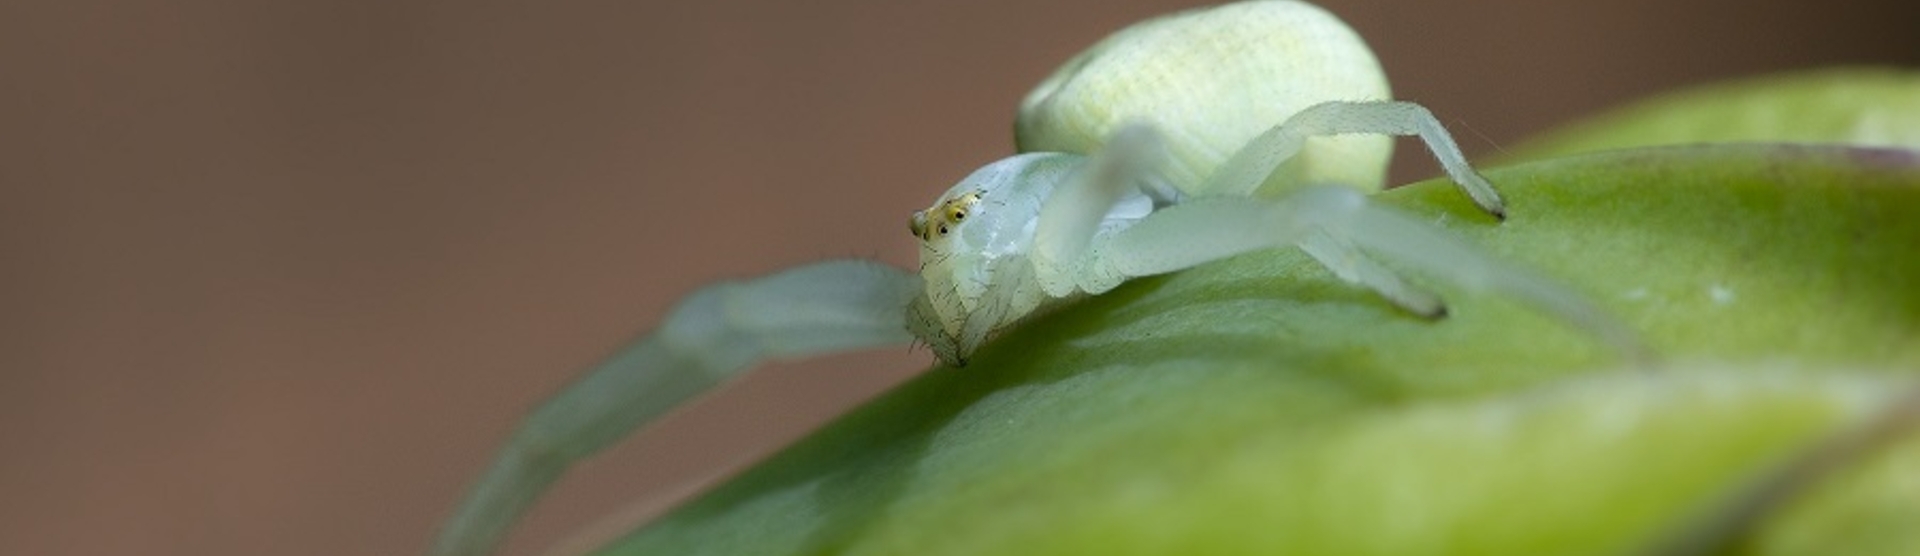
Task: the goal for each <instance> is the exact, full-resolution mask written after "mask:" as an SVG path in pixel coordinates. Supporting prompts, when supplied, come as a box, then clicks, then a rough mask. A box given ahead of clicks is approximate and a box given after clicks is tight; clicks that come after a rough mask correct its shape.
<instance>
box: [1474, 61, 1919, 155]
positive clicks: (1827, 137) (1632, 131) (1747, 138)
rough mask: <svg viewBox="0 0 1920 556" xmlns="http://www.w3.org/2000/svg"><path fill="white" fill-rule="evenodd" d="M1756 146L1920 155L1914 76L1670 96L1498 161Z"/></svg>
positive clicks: (1791, 80)
mask: <svg viewBox="0 0 1920 556" xmlns="http://www.w3.org/2000/svg"><path fill="white" fill-rule="evenodd" d="M1755 141H1765V142H1793V143H1831V144H1850V145H1861V146H1880V147H1904V148H1908V149H1920V72H1915V71H1913V70H1907V69H1893V68H1838V69H1823V70H1814V71H1805V72H1798V73H1788V74H1780V75H1770V76H1764V77H1757V78H1751V79H1746V80H1741V81H1734V82H1728V83H1718V84H1712V85H1705V86H1700V87H1695V88H1691V89H1685V90H1680V91H1675V92H1672V93H1668V94H1664V95H1660V96H1657V97H1654V98H1652V99H1649V100H1645V101H1641V102H1637V103H1634V104H1631V105H1628V106H1626V107H1624V108H1619V109H1615V110H1611V111H1608V112H1606V113H1604V114H1601V115H1598V116H1594V117H1592V118H1588V119H1586V120H1584V121H1582V122H1580V123H1577V124H1574V125H1570V126H1567V127H1565V128H1562V129H1561V130H1559V131H1557V132H1555V133H1552V134H1549V135H1547V136H1545V137H1542V138H1539V139H1537V140H1534V141H1529V142H1528V143H1526V144H1524V145H1521V146H1519V147H1516V148H1514V149H1513V150H1512V151H1511V152H1509V153H1507V154H1506V155H1505V157H1504V158H1506V159H1507V160H1532V159H1539V158H1546V157H1550V156H1558V155H1564V154H1572V153H1579V152H1588V151H1597V150H1604V149H1617V148H1622V147H1637V146H1649V145H1677V144H1688V143H1734V142H1755Z"/></svg>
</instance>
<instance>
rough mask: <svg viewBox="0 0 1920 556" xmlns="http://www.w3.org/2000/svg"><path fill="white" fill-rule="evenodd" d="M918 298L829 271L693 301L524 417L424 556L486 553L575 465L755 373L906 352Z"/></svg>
mask: <svg viewBox="0 0 1920 556" xmlns="http://www.w3.org/2000/svg"><path fill="white" fill-rule="evenodd" d="M920 288H921V282H920V278H919V276H918V275H916V274H913V273H909V272H906V271H903V270H899V269H895V268H892V267H889V266H886V265H883V264H879V263H875V262H871V261H858V260H840V261H829V262H824V263H816V264H809V265H806V266H801V267H796V268H793V269H789V270H786V271H782V272H778V273H775V274H771V275H767V276H763V277H759V278H755V279H751V280H746V281H740V282H728V283H721V284H715V285H711V286H707V287H704V288H701V289H700V290H698V291H695V292H694V293H693V294H692V295H690V296H688V297H686V298H685V299H683V300H681V301H680V303H679V305H677V306H676V307H675V308H674V309H673V311H672V312H671V313H670V314H669V315H668V316H667V318H666V320H665V321H663V322H662V323H661V324H660V327H659V328H658V329H656V330H654V331H653V332H652V333H651V334H649V335H647V336H646V337H644V338H641V339H640V340H639V341H638V342H636V343H633V344H631V345H629V346H628V347H626V348H624V349H622V350H620V351H619V352H617V353H614V354H613V355H612V356H611V357H608V358H607V359H606V360H605V361H602V362H600V363H599V364H598V365H595V366H594V367H592V368H591V369H588V370H587V372H586V373H585V374H584V375H583V376H582V377H581V378H579V379H577V380H576V381H574V382H573V383H572V384H570V385H568V386H567V387H566V388H565V389H563V390H562V391H561V392H560V393H559V394H558V395H556V396H554V397H553V398H552V399H551V400H549V401H547V402H546V404H545V405H543V406H541V407H540V408H539V409H536V410H535V411H534V412H533V413H532V415H530V416H528V418H527V419H526V421H525V422H524V423H523V424H522V425H521V426H520V429H519V430H517V431H515V432H514V434H513V436H512V438H510V439H509V440H508V441H507V445H506V446H505V447H504V448H502V449H501V450H500V453H499V455H498V456H497V457H496V459H495V460H494V462H493V465H492V467H491V468H489V469H488V470H487V471H486V474H485V475H483V476H482V477H481V478H480V481H479V482H478V483H476V484H475V485H474V487H473V490H471V491H470V492H469V493H468V495H467V498H466V499H465V500H464V501H463V502H462V503H461V505H460V507H459V508H458V509H457V510H456V511H455V513H454V514H453V516H452V517H451V518H449V519H448V521H447V523H446V525H445V526H443V528H442V529H441V531H440V535H439V537H438V538H437V539H436V540H435V541H434V545H433V548H432V550H431V551H430V552H429V554H431V555H434V556H481V555H485V554H488V553H491V552H492V551H493V550H494V548H495V546H496V545H497V544H498V543H499V541H500V540H501V539H502V537H504V536H505V533H506V532H507V530H508V528H509V527H510V526H511V525H512V524H513V523H514V522H515V521H516V520H518V519H519V517H520V516H521V514H523V513H525V512H526V510H527V509H528V508H530V507H532V505H533V503H534V502H535V501H537V500H538V499H539V497H540V495H541V494H542V493H543V492H545V491H546V490H547V487H548V486H550V485H551V484H552V483H553V482H554V481H555V480H557V479H559V478H560V476H561V475H562V474H564V473H565V472H566V471H567V469H568V468H569V467H571V466H572V465H573V464H574V462H576V461H579V460H582V459H585V458H587V457H589V456H592V455H594V454H595V453H598V452H599V451H601V450H602V449H604V448H606V447H608V446H609V445H612V444H613V443H614V442H615V441H617V440H620V439H621V438H624V437H626V436H627V435H628V434H630V433H632V432H633V431H634V430H636V429H638V428H640V427H641V426H643V425H645V424H647V423H648V422H651V421H653V420H654V419H656V418H658V417H660V416H661V415H663V414H665V413H667V412H668V411H670V410H672V409H673V408H675V407H678V406H679V405H680V404H682V403H683V402H686V401H687V400H689V399H691V398H693V397H695V396H697V395H699V394H701V393H703V392H706V391H708V390H710V389H713V388H714V387H716V386H719V385H720V384H722V383H724V382H726V381H728V380H729V379H732V378H733V377H735V376H737V375H739V374H740V373H741V372H743V371H745V370H746V369H749V368H751V367H753V366H754V365H756V364H758V363H761V362H763V361H767V360H771V359H778V358H797V357H804V356H810V355H819V354H825V353H832V352H840V351H848V350H854V349H862V348H871V347H881V346H887V345H900V344H907V343H909V342H911V341H913V337H912V335H910V334H909V333H908V332H907V328H906V323H905V320H906V315H907V307H908V305H909V304H910V303H911V302H912V300H913V298H914V297H915V295H916V294H917V293H918V291H919V289H920Z"/></svg>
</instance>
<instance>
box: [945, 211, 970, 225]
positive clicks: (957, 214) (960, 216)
mask: <svg viewBox="0 0 1920 556" xmlns="http://www.w3.org/2000/svg"><path fill="white" fill-rule="evenodd" d="M947 218H949V219H952V220H953V221H954V222H959V221H961V220H966V219H967V211H964V210H960V209H958V208H956V209H953V210H951V211H947Z"/></svg>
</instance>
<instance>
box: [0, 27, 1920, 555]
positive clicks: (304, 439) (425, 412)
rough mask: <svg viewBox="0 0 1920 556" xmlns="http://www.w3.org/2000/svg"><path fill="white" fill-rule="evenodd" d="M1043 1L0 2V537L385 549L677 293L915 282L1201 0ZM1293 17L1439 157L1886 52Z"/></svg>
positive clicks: (580, 499) (599, 482)
mask: <svg viewBox="0 0 1920 556" xmlns="http://www.w3.org/2000/svg"><path fill="white" fill-rule="evenodd" d="M1038 4H1040V3H1035V2H1030V1H1008V0H988V1H976V2H926V1H921V2H881V1H869V2H844V1H843V2H814V3H801V2H773V1H751V2H715V3H696V2H673V3H653V2H632V3H585V2H582V3H547V4H541V3H534V2H526V3H503V2H469V3H461V2H423V1H369V0H358V1H346V2H272V1H268V2H249V1H230V2H218V1H207V0H187V1H179V2H170V3H164V2H152V3H138V2H126V3H106V2H89V1H84V0H83V1H69V2H55V1H51V0H47V1H40V2H30V1H29V2H9V3H5V4H4V5H0V70H4V72H0V450H4V452H0V453H4V456H0V554H10V555H43V554H52V555H69V554H71V555H80V554H87V555H93V554H136V553H137V554H150V555H176V554H177V555H189V554H191V555H205V554H214V555H229V554H276V555H335V554H410V553H415V552H417V551H419V550H420V549H422V548H423V547H424V545H425V543H426V541H427V539H428V538H429V536H430V534H431V533H432V531H433V528H434V526H435V525H436V523H437V522H438V520H440V519H441V517H442V515H443V514H444V513H445V512H446V511H447V510H448V509H449V508H450V507H451V505H452V503H453V502H454V500H455V499H456V497H457V496H458V495H459V494H460V492H461V490H462V489H463V488H465V487H466V486H467V484H468V483H469V481H471V480H472V479H473V478H474V476H475V475H476V474H477V473H478V472H479V470H480V468H481V466H482V465H483V463H484V461H485V460H486V458H488V457H489V456H490V453H491V451H492V450H493V449H494V448H495V446H496V444H497V443H498V442H499V441H500V440H501V439H502V438H503V437H504V434H505V432H506V431H507V430H508V429H509V427H510V426H511V425H512V423H514V422H515V420H516V419H517V418H518V417H519V416H520V414H521V413H522V412H523V411H525V410H526V409H528V408H529V407H530V406H531V405H532V404H534V403H535V402H537V401H538V400H541V399H542V398H544V397H545V396H547V395H548V394H549V393H551V392H552V391H553V390H554V389H555V388H557V387H559V386H560V385H561V384H562V383H564V382H565V381H566V380H568V379H569V378H570V377H571V376H572V374H573V372H574V370H575V369H577V368H579V367H580V366H581V365H584V364H586V363H588V362H590V361H593V360H594V359H596V358H597V357H598V356H600V355H601V354H603V353H605V352H607V351H608V350H610V349H611V348H613V347H614V346H616V345H618V344H619V343H620V342H622V341H623V340H624V339H626V338H628V337H629V336H630V335H632V334H634V333H635V332H637V331H641V330H645V329H647V328H648V327H649V326H651V323H653V322H654V321H655V319H657V318H658V317H659V315H660V314H661V312H662V311H663V310H665V308H666V307H667V306H668V305H669V304H670V303H671V302H672V301H673V300H674V299H675V298H676V297H677V296H678V295H679V294H681V293H684V292H686V291H688V290H689V289H691V288H693V287H695V286H696V285H698V284H701V283H703V282H707V281H710V280H714V279H717V278H722V277H732V276H742V275H747V274H753V273H758V272H762V271H766V270H770V269H774V268H778V267H782V266H785V265H790V264H794V263H798V262H802V261H808V260H814V259H819V258H823V257H833V256H870V257H878V258H880V259H883V260H886V261H890V262H893V263H896V264H901V265H906V264H911V263H912V256H913V255H912V251H911V243H910V239H909V238H908V236H907V233H906V229H905V225H904V223H905V218H906V214H907V213H908V212H909V211H910V210H912V209H914V208H917V207H919V206H921V205H922V204H923V203H925V202H927V201H928V200H929V199H931V198H932V197H933V196H934V195H935V194H937V193H938V192H940V191H942V190H944V189H945V188H946V187H947V185H949V184H950V183H951V182H952V181H953V180H955V179H957V178H958V177H960V176H961V175H963V174H965V173H966V172H967V171H968V170H970V169H972V168H973V167H975V166H978V165H981V164H983V163H985V162H988V161H990V160H993V159H995V158H998V157H1001V156H1003V155H1006V154H1008V152H1009V149H1010V145H1009V143H1010V139H1009V137H1010V134H1009V128H1010V125H1011V112H1012V107H1013V106H1014V103H1015V102H1016V100H1017V99H1018V98H1019V97H1020V95H1021V94H1022V93H1024V92H1025V90H1026V88H1027V87H1028V86H1030V85H1031V84H1033V83H1035V82H1036V81H1037V80H1038V79H1039V78H1040V77H1041V76H1043V75H1044V74H1045V73H1047V72H1048V71H1049V70H1050V69H1051V68H1052V67H1053V66H1054V65H1055V64H1056V63H1058V62H1059V61H1061V60H1063V59H1064V58H1065V57H1067V56H1068V55H1070V54H1072V53H1074V52H1076V51H1077V50H1078V49H1080V48H1081V47H1083V46H1085V45H1087V44H1088V43H1090V42H1091V41H1093V40H1094V39H1096V38H1098V37H1099V36H1101V35H1103V34H1104V33H1106V32H1108V31H1110V30H1112V29H1115V28H1117V27H1119V26H1121V25H1123V24H1125V23H1128V22H1131V21H1135V20H1138V19H1141V18H1144V17H1147V16H1149V15H1154V14H1159V13H1162V12H1167V11H1170V10H1173V9H1175V8H1179V7H1182V6H1184V5H1190V4H1194V2H1174V1H1159V2H1154V1H1113V0H1098V1H1096V0H1066V1H1059V2H1050V3H1045V5H1038ZM1325 4H1326V5H1328V7H1330V8H1331V9H1332V10H1334V11H1335V12H1336V13H1339V14H1341V15H1342V16H1343V17H1345V18H1347V19H1348V20H1349V21H1350V22H1351V23H1352V24H1353V25H1354V26H1356V27H1357V28H1358V29H1359V30H1360V31H1361V33H1362V34H1363V35H1365V36H1367V37H1370V39H1371V41H1372V42H1373V44H1374V46H1375V48H1376V50H1377V51H1378V53H1379V55H1380V56H1381V58H1382V59H1383V60H1384V62H1385V64H1386V66H1387V69H1388V73H1389V74H1390V75H1392V76H1393V78H1394V80H1395V83H1396V92H1397V93H1399V95H1400V96H1401V97H1403V98H1408V99H1412V100H1416V101H1419V102H1422V103H1425V104H1426V105H1427V106H1429V107H1431V108H1432V109H1433V110H1434V111H1435V112H1436V113H1438V114H1440V116H1441V118H1442V119H1443V120H1444V121H1446V122H1448V124H1449V125H1450V126H1451V127H1452V129H1453V130H1454V132H1455V134H1456V135H1457V136H1458V137H1459V138H1460V140H1461V143H1462V144H1463V145H1464V146H1465V148H1466V149H1467V150H1468V152H1469V154H1470V155H1486V154H1489V153H1494V152H1497V151H1498V150H1499V148H1500V146H1501V145H1503V144H1511V143H1513V142H1515V141H1517V140H1519V139H1520V138H1521V137H1523V136H1525V135H1526V134H1527V133H1529V132H1531V131H1536V130H1540V129H1542V128H1544V127H1545V126H1548V125H1551V124H1552V123H1554V122H1558V121H1563V120H1565V119H1567V118H1570V117H1573V116H1576V115H1579V114H1582V113H1587V112H1590V111H1593V110H1595V109H1598V108H1601V107H1603V106H1607V105H1610V104H1613V103H1616V102H1618V101H1622V100H1625V99H1630V98H1633V97H1636V96H1639V95H1642V94H1645V93H1650V92H1653V91H1657V90H1661V89H1666V88H1669V87H1672V86H1675V85H1678V84H1684V83H1692V82H1699V81H1703V80H1711V79H1715V78H1722V77H1729V76H1738V75H1745V74H1751V73H1756V72H1763V71H1769V70H1776V69H1785V68H1799V67H1809V66H1818V65H1827V64H1835V63H1894V64H1903V65H1909V66H1912V65H1916V64H1920V33H1917V32H1916V31H1920V26H1916V24H1920V17H1916V15H1917V14H1916V10H1915V9H1914V8H1912V7H1911V6H1913V5H1914V4H1913V3H1912V2H1906V1H1888V2H1851V3H1848V2H1804V1H1772V0H1767V1H1733V0H1710V1H1697V2H1676V1H1672V0H1632V1H1623V2H1564V3H1557V4H1549V3H1546V2H1533V1H1524V0H1508V1H1495V0H1478V1H1456V2H1367V1H1358V0H1355V1H1328V2H1325ZM1402 147H1403V148H1402V155H1403V156H1402V161H1401V164H1400V165H1398V166H1397V167H1396V168H1397V171H1398V175H1399V177H1400V178H1403V179H1412V178H1418V177H1423V176H1427V175H1431V174H1435V173H1437V172H1435V171H1434V170H1433V168H1432V167H1431V166H1430V163H1428V162H1427V161H1425V160H1424V159H1423V155H1420V154H1419V153H1418V152H1416V151H1414V149H1412V148H1411V145H1410V144H1407V143H1402ZM929 359H930V358H929V357H928V356H927V355H926V354H925V353H909V352H907V351H905V350H892V351H887V352H883V353H877V354H868V355H861V356H852V357H845V358H836V359H831V360H827V361H823V362H815V363H811V364H805V365H787V366H779V367H775V368H771V369H765V370H764V371H765V372H762V373H760V374H757V375H755V376H754V377H753V378H751V379H749V380H747V381H745V382H743V383H741V384H738V385H736V386H735V387H733V388H730V389H728V390H727V391H725V392H723V393H722V394H721V395H720V396H719V397H717V398H716V399H711V400H709V401H708V403H705V404H703V405H701V406H700V407H698V408H696V409H694V410H692V411H690V412H688V413H686V414H682V415H680V416H678V417H677V418H675V419H673V420H672V421H671V422H670V423H669V424H668V425H667V426H666V427H664V428H663V429H661V430H656V431H653V432H650V433H648V434H646V435H643V436H642V437H641V438H640V439H639V440H637V441H636V442H632V443H629V444H627V445H624V446H623V447H622V448H620V449H618V450H617V451H616V453H614V454H613V455H612V457H608V458H603V459H601V460H597V461H596V462H594V463H593V464H591V465H589V466H587V467H585V468H584V469H583V472H581V473H579V474H577V475H575V476H574V477H572V478H571V479H570V480H568V481H566V482H564V483H562V485H561V488H560V489H559V491H558V492H557V493H556V494H557V495H556V496H554V497H553V498H551V499H549V500H547V502H546V503H545V504H543V505H542V506H540V507H539V508H538V509H537V511H536V513H535V515H534V516H533V518H532V520H531V522H530V523H529V524H528V525H527V526H526V527H524V528H522V529H521V530H520V531H519V533H518V534H517V535H516V536H515V537H514V538H513V542H512V544H511V545H510V548H511V553H514V554H531V553H534V552H537V551H539V550H540V549H542V548H544V547H547V546H550V545H552V544H554V543H555V542H557V541H558V540H559V539H562V538H563V537H565V536H567V535H568V534H569V533H570V532H574V531H577V530H578V529H580V528H581V527H584V526H587V525H588V524H589V523H593V522H594V521H596V520H597V519H600V518H602V517H604V516H606V515H609V514H615V513H620V512H628V513H629V514H644V513H646V512H647V511H649V510H648V509H647V508H650V507H654V506H657V504H655V503H651V502H647V500H649V499H651V500H661V499H664V498H662V497H663V496H665V495H664V494H663V493H672V492H676V491H683V490H685V489H686V488H688V487H687V486H686V485H690V484H697V483H693V482H692V481H698V480H701V479H702V478H704V477H709V476H712V475H714V474H717V473H722V472H725V471H726V470H728V469H732V468H734V467H735V466H737V465H739V464H741V463H743V462H747V461H750V460H752V459H753V458H754V457H756V456H757V455H758V454H762V453H764V452H766V451H767V450H771V449H773V448H775V447H777V446H779V445H781V444H782V443H785V442H788V441H790V440H791V439H792V438H794V437H795V436H796V435H798V434H800V433H802V432H804V431H806V430H808V429H810V428H812V427H814V426H816V425H817V424H818V423H819V422H821V421H822V420H824V419H827V418H829V417H831V416H832V415H834V414H836V413H837V412H839V411H841V410H843V409H844V408H845V407H846V406H847V405H849V404H851V403H854V402H856V401H857V400H860V399H862V398H865V397H867V396H870V395H872V394H873V393H875V392H877V391H878V390H880V389H882V388H884V387H886V386H887V385H889V384H892V383H895V382H897V381H900V380H903V379H905V378H907V377H909V376H911V375H912V374H913V373H914V372H915V371H916V370H917V369H918V368H920V367H922V366H923V365H925V364H926V362H927V361H928V360H929ZM636 500H641V501H642V502H640V503H638V504H637V505H636V503H635V502H634V501H636ZM636 508H638V509H636Z"/></svg>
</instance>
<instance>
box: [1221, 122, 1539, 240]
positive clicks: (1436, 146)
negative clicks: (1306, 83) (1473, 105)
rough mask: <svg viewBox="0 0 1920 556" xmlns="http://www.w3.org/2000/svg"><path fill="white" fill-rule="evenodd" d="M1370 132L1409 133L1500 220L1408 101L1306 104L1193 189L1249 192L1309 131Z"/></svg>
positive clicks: (1498, 209)
mask: <svg viewBox="0 0 1920 556" xmlns="http://www.w3.org/2000/svg"><path fill="white" fill-rule="evenodd" d="M1344 134H1371V135H1415V136H1419V137H1420V141H1421V142H1422V143H1425V144H1426V145H1427V150H1428V151H1430V152H1432V153H1433V156H1434V158H1436V159H1438V160H1439V161H1440V167H1441V168H1444V169H1446V172H1447V177H1448V178H1451V179H1453V182H1454V183H1456V184H1459V186H1460V189H1461V190H1463V191H1465V192H1466V193H1467V196H1468V197H1472V198H1473V202H1474V204H1477V205H1480V208H1481V209H1483V210H1485V211H1487V213H1488V214H1492V215H1493V216H1494V217H1496V218H1500V219H1502V220H1505V219H1506V217H1507V208H1506V203H1505V202H1503V201H1501V200H1500V193H1499V192H1497V191H1494V189H1493V186H1492V185H1491V184H1488V183H1487V180H1486V178H1483V177H1480V174H1479V173H1476V172H1474V170H1473V166H1472V165H1469V164H1467V157H1466V155H1464V154H1461V152H1460V146H1459V145H1458V144H1456V143H1454V141H1453V136H1452V135H1449V134H1447V129H1446V128H1445V127H1441V125H1440V121H1439V120H1436V119H1434V117H1433V113H1432V112H1429V111H1427V109H1426V108H1425V107H1422V106H1420V105H1418V104H1414V103H1411V102H1400V101H1363V102H1342V101H1335V102H1323V103H1320V104H1315V105H1313V106H1309V107H1307V108H1306V109H1305V110H1301V111H1300V112H1299V113H1296V114H1294V115H1293V116H1292V117H1289V118H1287V121H1285V122H1282V123H1281V124H1280V125H1278V126H1274V127H1273V129H1270V130H1267V132H1266V133H1262V134H1260V136H1258V137H1255V138H1254V139H1253V140H1252V141H1249V142H1248V143H1247V145H1246V146H1245V147H1242V148H1241V149H1240V150H1239V151H1237V152H1235V153H1234V155H1233V156H1232V157H1230V158H1228V159H1227V161H1226V162H1225V163H1224V164H1222V165H1221V167H1220V169H1219V170H1216V171H1215V172H1214V173H1213V175H1212V176H1210V177H1208V178H1207V181H1206V183H1205V184H1203V185H1202V186H1201V187H1200V189H1199V191H1198V192H1199V193H1201V194H1204V195H1210V196H1236V197H1244V196H1249V195H1252V194H1253V192H1254V191H1255V190H1257V189H1259V188H1260V185H1261V184H1262V183H1265V182H1266V181H1267V178H1268V177H1269V176H1272V175H1273V173H1274V171H1275V170H1276V169H1278V168H1279V167H1280V165H1281V164H1284V163H1286V162H1287V161H1288V160H1290V159H1292V158H1293V157H1294V155H1295V154H1297V153H1299V152H1300V147H1301V146H1303V145H1304V144H1305V143H1306V140H1307V139H1308V138H1310V137H1314V136H1325V135H1344Z"/></svg>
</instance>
